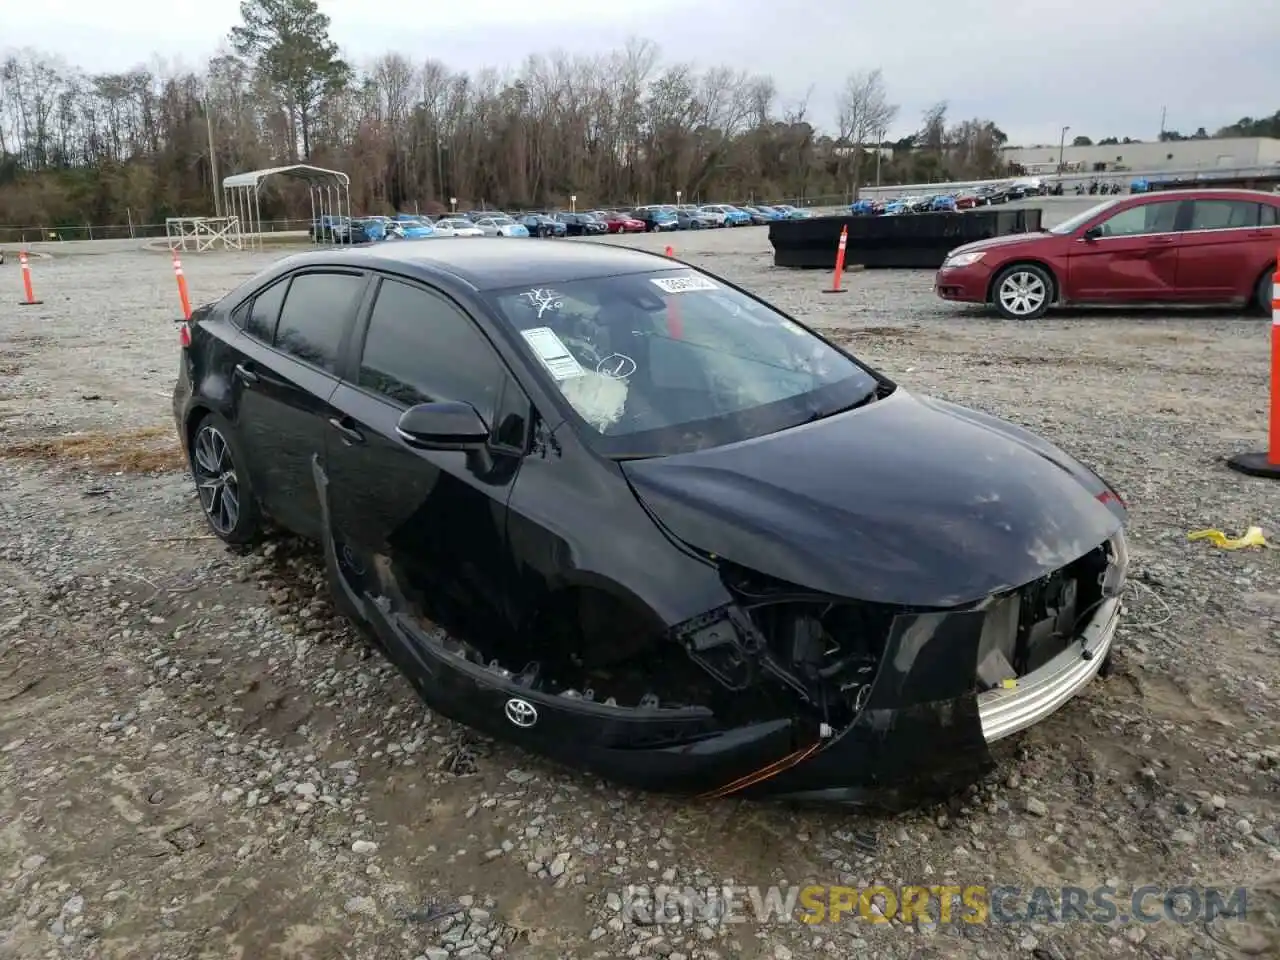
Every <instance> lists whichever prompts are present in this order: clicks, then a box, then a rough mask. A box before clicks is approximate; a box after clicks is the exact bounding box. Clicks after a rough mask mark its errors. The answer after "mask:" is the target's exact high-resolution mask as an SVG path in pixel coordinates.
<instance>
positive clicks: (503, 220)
mask: <svg viewBox="0 0 1280 960" xmlns="http://www.w3.org/2000/svg"><path fill="white" fill-rule="evenodd" d="M489 222H490V223H496V224H497V225H498V226H500V227H509V226H511V224H513V223H515V221H514V220H512V219H511V218H510V217H490V218H489Z"/></svg>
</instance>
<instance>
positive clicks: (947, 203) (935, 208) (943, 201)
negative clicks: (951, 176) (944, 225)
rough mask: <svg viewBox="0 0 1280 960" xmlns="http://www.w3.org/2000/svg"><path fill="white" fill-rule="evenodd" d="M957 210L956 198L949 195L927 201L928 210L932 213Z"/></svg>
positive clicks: (945, 194)
mask: <svg viewBox="0 0 1280 960" xmlns="http://www.w3.org/2000/svg"><path fill="white" fill-rule="evenodd" d="M958 209H959V208H958V207H957V206H956V198H955V197H953V196H952V195H951V194H949V193H944V194H941V195H939V196H936V197H933V198H932V199H930V201H929V210H930V211H932V212H934V213H939V212H947V211H955V210H958Z"/></svg>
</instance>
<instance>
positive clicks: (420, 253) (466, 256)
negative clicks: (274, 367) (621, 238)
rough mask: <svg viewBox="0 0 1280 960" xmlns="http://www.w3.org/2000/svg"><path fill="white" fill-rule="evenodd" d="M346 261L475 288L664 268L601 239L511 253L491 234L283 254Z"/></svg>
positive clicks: (296, 263) (651, 257) (663, 261)
mask: <svg viewBox="0 0 1280 960" xmlns="http://www.w3.org/2000/svg"><path fill="white" fill-rule="evenodd" d="M305 266H351V267H363V268H367V269H385V270H390V271H392V272H394V273H400V274H404V275H408V276H417V277H418V278H419V279H422V280H425V281H427V282H431V281H432V280H436V279H440V278H442V277H452V278H454V279H456V280H461V281H462V282H464V283H466V284H468V285H470V286H471V287H472V288H474V289H476V290H500V289H502V288H504V287H518V286H520V285H521V284H526V283H528V284H537V283H570V282H572V281H575V280H592V279H596V278H598V277H611V276H619V275H621V274H632V273H650V272H652V271H654V270H662V269H664V268H666V269H670V267H671V266H672V264H671V261H669V260H668V259H667V258H666V257H663V256H661V255H659V254H656V253H648V252H647V251H644V250H635V249H632V248H629V247H620V246H613V245H612V244H603V243H576V242H564V243H555V244H551V243H547V244H529V246H528V247H527V248H526V247H521V248H520V255H519V256H513V254H512V250H511V245H510V241H505V240H502V239H499V238H497V237H474V238H469V239H458V240H453V239H441V240H432V241H430V242H425V241H424V242H423V243H421V244H417V243H413V244H405V243H397V244H390V245H386V246H383V245H379V246H377V247H370V248H365V249H358V250H339V249H335V250H326V251H323V252H315V253H303V254H298V255H297V256H296V257H290V258H289V267H290V269H296V268H297V267H305Z"/></svg>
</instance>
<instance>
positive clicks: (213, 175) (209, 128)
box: [204, 96, 222, 217]
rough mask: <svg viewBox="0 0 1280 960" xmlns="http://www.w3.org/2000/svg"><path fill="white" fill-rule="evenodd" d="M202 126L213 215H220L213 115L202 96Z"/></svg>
mask: <svg viewBox="0 0 1280 960" xmlns="http://www.w3.org/2000/svg"><path fill="white" fill-rule="evenodd" d="M204 127H205V131H206V132H207V133H208V134H209V178H210V179H211V180H212V181H213V215H214V216H215V217H220V216H222V191H221V190H220V189H219V187H220V186H221V184H219V183H218V151H217V149H216V148H215V147H214V145H213V115H212V114H211V113H209V98H208V97H207V96H206V97H205V98H204Z"/></svg>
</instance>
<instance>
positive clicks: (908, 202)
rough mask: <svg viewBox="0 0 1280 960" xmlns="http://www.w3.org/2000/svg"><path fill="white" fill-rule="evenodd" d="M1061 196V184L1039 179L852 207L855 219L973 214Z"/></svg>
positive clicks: (866, 202) (859, 203)
mask: <svg viewBox="0 0 1280 960" xmlns="http://www.w3.org/2000/svg"><path fill="white" fill-rule="evenodd" d="M1050 194H1054V195H1058V196H1061V195H1062V184H1061V182H1058V183H1055V184H1050V183H1048V182H1047V181H1045V180H1043V179H1041V178H1040V177H1023V178H1021V179H1018V180H1009V181H1006V182H1003V183H987V184H983V185H982V186H978V187H973V188H971V189H965V190H956V191H951V192H947V193H930V194H915V195H911V196H902V197H894V198H890V199H874V200H868V199H862V200H855V201H854V202H853V203H852V204H850V206H849V212H850V213H852V214H853V215H854V216H867V217H878V216H895V215H898V214H904V213H937V212H940V211H952V210H972V209H973V208H974V207H989V206H994V205H996V204H1001V203H1008V202H1009V201H1010V200H1023V199H1025V198H1027V197H1043V196H1048V195H1050Z"/></svg>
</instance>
